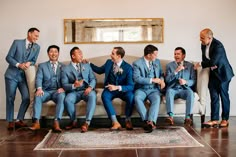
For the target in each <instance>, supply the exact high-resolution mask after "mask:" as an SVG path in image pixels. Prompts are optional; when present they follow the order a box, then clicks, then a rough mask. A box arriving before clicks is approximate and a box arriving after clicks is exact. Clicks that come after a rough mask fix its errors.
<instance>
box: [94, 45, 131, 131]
mask: <svg viewBox="0 0 236 157" xmlns="http://www.w3.org/2000/svg"><path fill="white" fill-rule="evenodd" d="M124 56H125V50H124V49H123V48H122V47H114V48H113V50H112V52H111V59H108V60H107V61H106V63H105V64H104V65H103V66H101V67H97V66H96V65H94V64H92V63H91V64H90V65H91V67H92V69H93V71H94V72H95V73H98V74H103V73H105V80H104V86H105V89H104V90H103V93H102V101H103V104H104V106H105V109H106V111H107V114H108V117H109V118H110V119H111V120H112V127H111V130H119V129H120V128H121V125H120V123H119V122H118V120H117V118H116V111H115V109H114V106H113V105H112V100H113V99H115V98H120V99H122V100H123V101H125V102H126V107H125V115H126V121H125V127H126V129H127V130H133V126H132V123H131V118H130V117H131V114H132V111H133V105H134V94H133V90H134V82H133V78H132V77H133V69H132V66H131V65H130V64H128V63H127V62H125V61H124V60H123V57H124Z"/></svg>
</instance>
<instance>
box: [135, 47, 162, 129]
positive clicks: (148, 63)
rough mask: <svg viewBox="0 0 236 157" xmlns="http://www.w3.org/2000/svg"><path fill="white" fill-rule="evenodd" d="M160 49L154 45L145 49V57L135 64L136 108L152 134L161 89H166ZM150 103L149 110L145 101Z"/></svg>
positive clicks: (145, 126) (145, 127)
mask: <svg viewBox="0 0 236 157" xmlns="http://www.w3.org/2000/svg"><path fill="white" fill-rule="evenodd" d="M157 53H158V49H157V47H155V46H153V45H147V46H146V47H145V48H144V57H142V58H140V59H138V60H136V61H135V62H134V63H133V69H134V74H133V78H134V82H135V88H136V91H135V95H134V100H135V106H136V109H137V111H138V113H139V115H140V117H141V118H142V120H143V121H144V123H145V124H144V130H146V131H147V132H152V130H153V129H155V128H156V121H157V117H158V112H159V105H160V95H161V92H160V91H161V89H163V88H164V87H165V82H164V78H163V72H162V67H161V64H160V60H159V59H157ZM146 99H148V100H149V101H150V108H149V110H147V109H146V107H145V105H144V101H145V100H146Z"/></svg>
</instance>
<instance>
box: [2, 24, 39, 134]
mask: <svg viewBox="0 0 236 157" xmlns="http://www.w3.org/2000/svg"><path fill="white" fill-rule="evenodd" d="M38 38H39V30H38V29H37V28H30V29H29V30H28V33H27V38H26V39H22V40H14V42H13V44H12V46H11V48H10V50H9V52H8V54H7V56H6V61H7V62H8V64H9V66H8V68H7V70H6V72H5V89H6V120H7V121H8V122H9V123H8V127H7V128H8V129H9V130H12V129H13V128H14V126H15V127H16V128H20V127H26V126H27V125H26V124H25V123H24V122H23V120H24V116H25V113H26V111H27V108H28V106H29V103H30V98H29V91H28V86H27V82H26V77H25V72H24V71H25V70H26V69H28V67H29V66H30V65H34V64H35V62H36V60H37V58H38V55H39V50H40V46H39V45H38V44H37V43H36V41H37V40H38ZM17 88H18V89H19V91H20V94H21V99H22V101H21V104H20V108H19V112H18V115H17V119H16V122H15V124H14V121H13V120H14V101H15V96H16V89H17Z"/></svg>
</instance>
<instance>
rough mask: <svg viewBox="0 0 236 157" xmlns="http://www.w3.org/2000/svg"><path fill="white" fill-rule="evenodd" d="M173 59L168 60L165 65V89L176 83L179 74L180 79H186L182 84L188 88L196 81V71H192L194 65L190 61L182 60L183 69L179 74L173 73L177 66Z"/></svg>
mask: <svg viewBox="0 0 236 157" xmlns="http://www.w3.org/2000/svg"><path fill="white" fill-rule="evenodd" d="M177 66H178V65H177V64H176V62H175V61H173V62H170V63H168V64H167V65H166V83H167V89H168V88H173V87H174V86H175V85H176V83H178V79H179V76H180V75H181V78H182V79H185V80H186V81H187V84H185V85H184V87H185V88H190V87H192V86H194V85H195V83H196V72H195V71H194V68H193V67H194V65H193V64H192V63H190V62H187V61H184V65H183V66H184V70H182V71H180V72H179V74H176V75H175V73H174V72H175V70H176V68H177Z"/></svg>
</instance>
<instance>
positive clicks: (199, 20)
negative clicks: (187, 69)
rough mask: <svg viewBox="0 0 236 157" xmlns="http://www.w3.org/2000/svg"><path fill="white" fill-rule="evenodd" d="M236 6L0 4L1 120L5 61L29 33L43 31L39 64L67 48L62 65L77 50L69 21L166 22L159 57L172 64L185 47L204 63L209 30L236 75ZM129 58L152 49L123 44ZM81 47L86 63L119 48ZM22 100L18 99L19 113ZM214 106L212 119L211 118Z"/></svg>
mask: <svg viewBox="0 0 236 157" xmlns="http://www.w3.org/2000/svg"><path fill="white" fill-rule="evenodd" d="M235 15H236V1H235V0H208V1H206V0H198V1H190V0H178V1H173V0H139V1H137V0H129V1H127V0H119V1H114V0H86V1H85V0H60V1H58V0H40V1H36V0H21V1H17V0H15V1H13V0H0V19H1V25H0V32H1V33H0V43H1V46H0V58H1V62H0V76H1V77H0V87H1V89H2V92H0V118H3V119H4V118H5V91H4V89H5V83H4V72H5V70H6V68H7V65H8V64H7V63H6V61H5V56H6V55H7V52H8V50H9V47H10V45H11V44H12V41H13V39H22V38H25V37H26V32H27V30H28V28H30V27H32V26H35V27H37V28H39V29H40V31H41V32H40V39H39V41H38V43H39V44H40V45H41V52H40V55H39V58H38V62H43V61H45V60H47V53H46V49H47V47H48V46H49V45H51V44H57V45H59V46H60V47H61V54H60V55H61V56H60V60H61V61H63V60H69V50H70V49H71V48H72V47H73V46H75V45H65V44H64V43H63V19H64V18H125V17H127V18H145V17H147V18H148V17H153V18H156V17H157V18H158V17H162V18H164V43H161V44H156V45H157V47H158V48H159V58H163V59H172V58H173V50H174V48H175V47H177V46H183V47H184V48H185V49H186V51H187V58H186V60H191V61H200V60H201V51H200V42H199V31H200V30H201V29H203V28H205V27H209V28H211V29H212V30H213V32H214V36H215V37H216V38H217V39H219V40H221V41H222V42H223V44H224V46H225V48H226V51H227V55H228V58H229V60H230V62H231V64H232V66H233V69H234V71H235V73H236V62H233V58H236V47H235V45H234V44H235V40H234V37H235V36H236V31H235V28H236V18H235ZM119 45H120V46H123V47H124V49H125V50H126V54H129V55H136V56H142V55H143V48H144V46H145V45H146V44H119ZM76 46H79V47H80V48H81V49H82V50H83V52H84V56H85V57H86V58H90V57H95V56H100V55H105V54H110V52H111V50H112V48H113V46H118V44H84V45H76ZM235 86H236V81H235V79H233V80H232V81H231V84H230V98H231V102H232V103H231V104H232V106H231V115H236V106H235V105H234V103H235V102H236V97H233V93H236V89H235V88H233V87H235ZM19 102H20V98H19V94H18V95H17V98H16V105H15V106H16V107H15V112H17V111H18V106H19ZM209 112H210V111H209V107H208V109H207V114H209Z"/></svg>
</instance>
